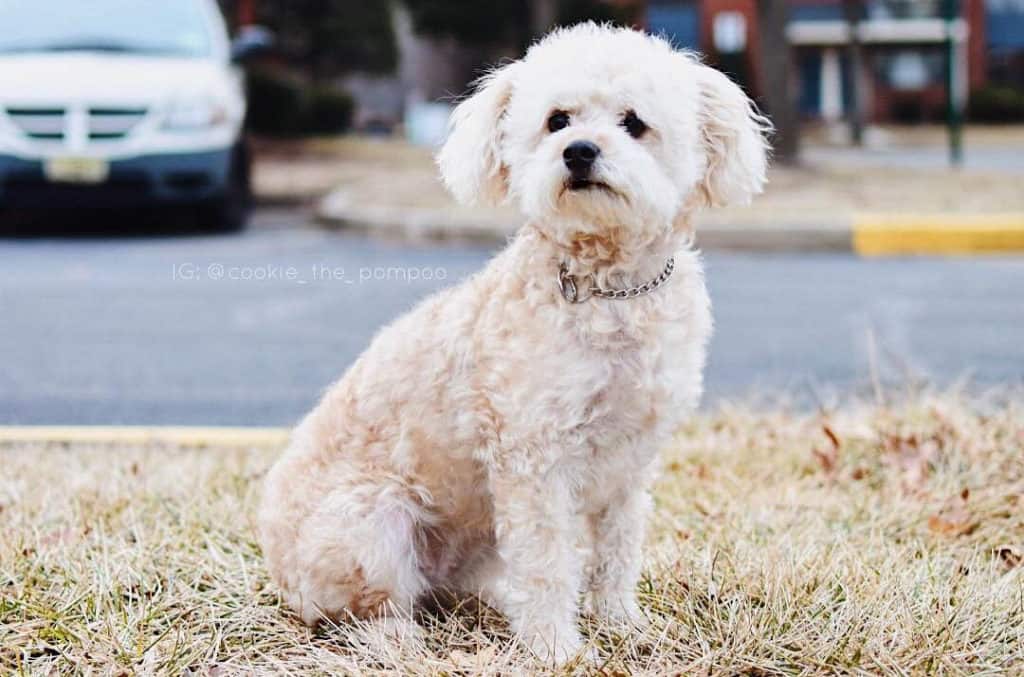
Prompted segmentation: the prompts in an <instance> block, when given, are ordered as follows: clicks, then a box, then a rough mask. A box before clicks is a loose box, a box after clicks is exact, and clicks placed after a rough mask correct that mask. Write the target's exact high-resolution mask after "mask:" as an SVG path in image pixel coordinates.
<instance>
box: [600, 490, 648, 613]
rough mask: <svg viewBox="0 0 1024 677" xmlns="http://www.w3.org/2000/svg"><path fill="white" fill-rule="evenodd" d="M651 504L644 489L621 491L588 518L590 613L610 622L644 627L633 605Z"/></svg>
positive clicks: (638, 610) (636, 605)
mask: <svg viewBox="0 0 1024 677" xmlns="http://www.w3.org/2000/svg"><path fill="white" fill-rule="evenodd" d="M650 505H651V499H650V495H649V494H648V493H647V491H646V490H645V489H644V488H642V487H630V488H624V489H621V490H619V491H618V492H616V494H615V495H614V496H613V497H612V499H611V500H610V501H609V502H608V504H607V505H605V506H604V508H603V509H602V510H600V511H599V512H597V513H594V514H592V515H589V516H588V518H589V520H590V527H591V529H592V531H593V536H594V544H593V554H592V557H591V563H590V566H589V567H588V580H587V593H588V597H589V602H590V610H591V611H592V612H593V613H594V614H595V615H597V616H599V617H601V618H603V619H605V620H608V621H611V622H613V623H618V624H621V623H626V624H629V625H633V626H640V627H643V626H644V625H646V621H647V619H646V618H645V617H644V615H643V613H642V612H641V611H640V607H639V605H638V604H637V602H636V584H637V581H638V580H639V579H640V568H641V562H642V548H643V540H644V526H645V525H646V522H647V515H648V513H649V512H650Z"/></svg>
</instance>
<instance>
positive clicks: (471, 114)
mask: <svg viewBox="0 0 1024 677" xmlns="http://www.w3.org/2000/svg"><path fill="white" fill-rule="evenodd" d="M518 67H519V63H518V62H514V63H511V64H509V65H507V66H504V67H502V68H499V69H497V70H494V71H491V72H490V73H488V74H487V75H485V76H484V77H482V78H480V79H479V80H477V81H476V83H475V85H476V86H475V93H474V94H473V95H472V96H471V97H469V98H468V99H466V100H465V101H463V102H462V103H460V104H459V105H458V106H457V107H456V108H455V110H454V111H453V112H452V116H451V120H449V122H448V139H447V140H446V141H445V143H444V146H443V147H442V148H441V152H440V153H438V155H437V164H438V167H440V169H441V178H442V179H444V185H445V186H447V187H448V190H449V191H451V193H452V195H454V196H455V199H456V200H458V201H459V202H461V203H463V204H485V205H494V204H499V203H500V202H502V201H503V200H504V199H505V197H506V195H507V194H508V185H507V182H506V177H505V172H506V169H505V167H504V164H503V163H502V159H501V149H500V142H501V136H500V132H499V127H500V125H499V122H500V121H501V116H502V115H503V114H504V113H505V107H506V106H507V105H508V102H509V99H511V98H512V89H513V81H514V76H515V74H516V72H517V71H518Z"/></svg>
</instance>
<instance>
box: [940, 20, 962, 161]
mask: <svg viewBox="0 0 1024 677" xmlns="http://www.w3.org/2000/svg"><path fill="white" fill-rule="evenodd" d="M957 4H958V3H957V0H944V2H943V10H944V11H943V14H944V15H945V19H946V125H947V127H948V128H949V162H950V164H951V165H953V166H954V167H959V166H961V165H963V162H964V147H963V111H962V110H961V105H962V102H963V96H962V93H961V92H960V91H959V87H960V82H961V80H960V77H958V76H959V68H960V64H959V59H958V49H959V48H958V46H957V37H958V36H957V35H956V20H957V17H958V15H959V8H958V7H957Z"/></svg>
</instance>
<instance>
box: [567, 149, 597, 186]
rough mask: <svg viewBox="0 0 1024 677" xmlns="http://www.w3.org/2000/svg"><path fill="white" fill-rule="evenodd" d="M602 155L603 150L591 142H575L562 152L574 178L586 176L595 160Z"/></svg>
mask: <svg viewBox="0 0 1024 677" xmlns="http://www.w3.org/2000/svg"><path fill="white" fill-rule="evenodd" d="M600 154H601V149H600V148H598V147H597V145H596V144H594V143H591V142H590V141H573V142H572V143H570V144H569V145H568V146H566V147H565V150H564V151H562V159H563V160H565V166H566V167H568V168H569V171H570V172H572V174H573V176H577V177H580V176H586V175H587V174H589V173H590V167H591V166H592V165H593V164H594V160H596V159H597V156H598V155H600Z"/></svg>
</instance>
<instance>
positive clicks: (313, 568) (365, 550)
mask: <svg viewBox="0 0 1024 677" xmlns="http://www.w3.org/2000/svg"><path fill="white" fill-rule="evenodd" d="M429 522H430V516H429V514H428V513H427V511H426V510H425V509H424V507H423V504H422V503H421V502H420V501H418V500H417V499H416V497H415V496H414V494H413V493H411V492H410V491H409V490H408V488H407V487H403V486H402V485H400V484H397V483H395V484H389V483H384V484H381V483H380V481H379V480H377V482H376V483H373V482H370V481H367V482H365V483H359V482H358V481H357V482H355V483H352V484H348V485H347V486H345V487H341V488H338V489H336V490H334V491H333V492H332V493H331V494H329V495H328V496H327V497H326V498H325V500H324V501H323V503H322V504H321V505H320V506H319V508H318V509H317V510H316V511H314V512H313V513H312V514H311V515H310V516H309V517H307V519H306V520H305V521H304V523H303V524H302V526H301V527H300V530H299V538H298V542H297V543H296V552H295V558H294V560H293V561H294V562H295V565H296V567H297V571H294V572H292V574H293V575H292V580H293V581H294V582H295V585H294V586H292V588H291V589H290V590H288V591H287V593H286V597H287V599H288V603H289V605H290V606H291V607H292V608H293V609H295V611H296V612H298V614H299V615H300V616H301V617H302V620H303V621H304V622H305V623H306V624H308V625H316V624H317V623H318V622H319V621H320V620H321V619H323V618H328V619H330V620H332V621H338V622H343V621H346V620H350V619H352V618H355V619H360V620H366V619H372V618H389V619H398V618H399V617H401V616H408V614H409V612H410V611H411V609H412V605H413V603H414V602H415V601H416V599H417V598H419V597H420V596H421V595H422V594H423V593H424V592H426V591H427V589H428V586H429V583H428V581H427V579H426V577H425V576H424V574H423V572H422V570H421V567H420V563H419V553H418V548H417V544H418V539H419V534H420V533H421V531H422V529H423V528H425V527H426V526H428V525H429Z"/></svg>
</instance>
